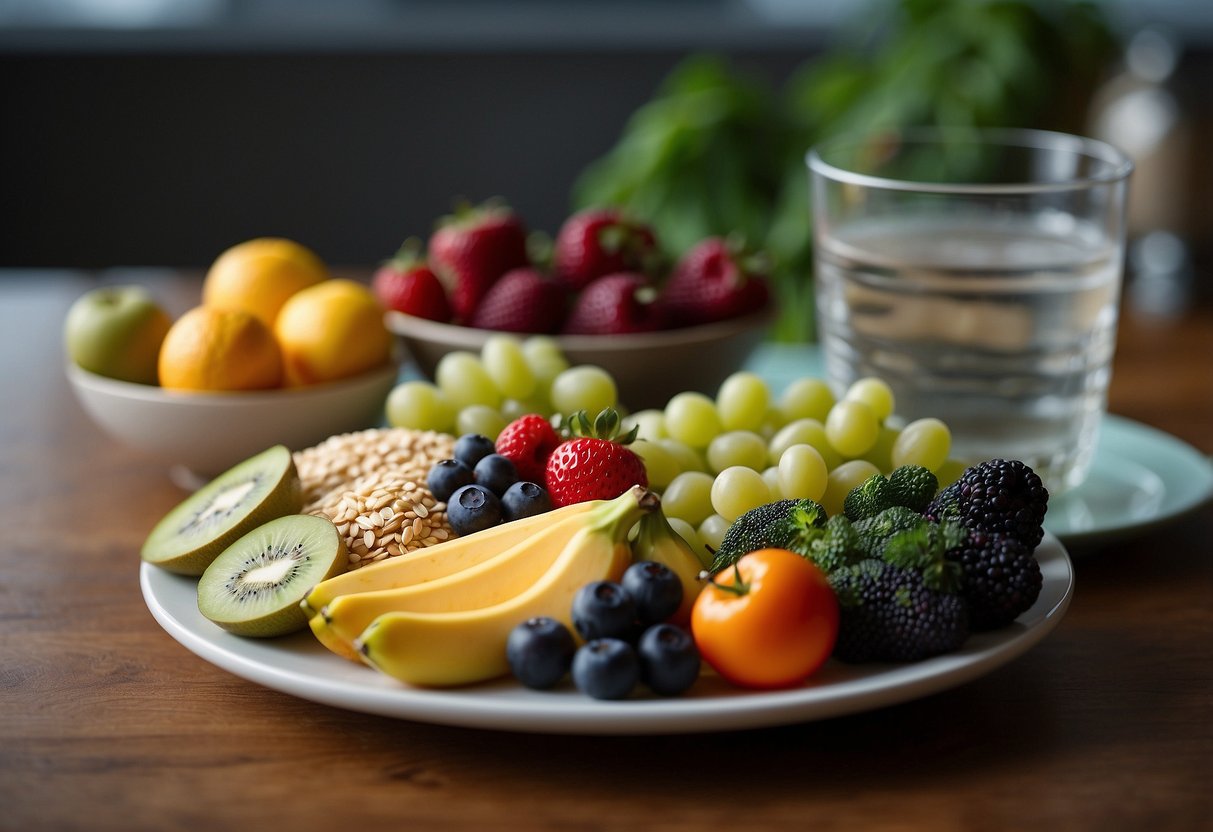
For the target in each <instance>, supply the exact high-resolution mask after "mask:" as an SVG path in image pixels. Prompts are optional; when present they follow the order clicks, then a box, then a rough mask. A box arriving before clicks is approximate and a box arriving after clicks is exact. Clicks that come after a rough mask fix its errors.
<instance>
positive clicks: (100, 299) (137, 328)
mask: <svg viewBox="0 0 1213 832" xmlns="http://www.w3.org/2000/svg"><path fill="white" fill-rule="evenodd" d="M171 324H172V319H170V318H169V316H168V313H167V312H165V311H164V310H163V309H161V308H160V306H159V305H158V304H157V303H156V301H155V300H154V299H153V298H152V296H151V294H150V293H149V292H148V291H147V289H145V288H143V287H142V286H102V287H101V288H98V289H93V290H91V291H88V292H85V293H84V294H83V295H81V296H80V297H79V298H77V299H76V302H75V303H73V304H72V307H71V309H69V310H68V312H67V319H66V320H65V321H64V324H63V337H64V345H65V347H66V349H67V355H68V358H70V359H71V360H72V361H74V362H75V363H76V364H78V365H80V366H81V367H83V368H84V369H85V370H88V371H89V372H92V373H96V374H97V375H102V376H108V377H109V378H117V379H122V380H123V381H133V382H135V383H137V384H155V383H156V360H157V358H158V357H159V355H160V342H161V341H163V340H164V336H165V334H166V333H167V332H168V329H169V326H170V325H171Z"/></svg>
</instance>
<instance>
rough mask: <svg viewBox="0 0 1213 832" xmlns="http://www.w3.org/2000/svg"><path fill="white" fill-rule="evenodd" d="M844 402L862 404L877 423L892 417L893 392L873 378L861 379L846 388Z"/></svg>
mask: <svg viewBox="0 0 1213 832" xmlns="http://www.w3.org/2000/svg"><path fill="white" fill-rule="evenodd" d="M842 398H843V399H844V400H850V401H853V402H863V403H864V404H866V405H867V406H868V407H870V408H871V409H872V414H873V415H874V416H875V417H876V420H877V421H878V422H883V421H884V420H885V419H887V418H889V417H890V416H892V415H893V391H892V390H891V389H889V385H887V384H885V383H884V381H882V380H881V379H878V378H876V377H875V376H869V377H868V378H861V379H859V380H858V381H856V382H854V383H853V384H852V385H851V386H850V387H848V388H847V392H846V395H844V396H843V397H842Z"/></svg>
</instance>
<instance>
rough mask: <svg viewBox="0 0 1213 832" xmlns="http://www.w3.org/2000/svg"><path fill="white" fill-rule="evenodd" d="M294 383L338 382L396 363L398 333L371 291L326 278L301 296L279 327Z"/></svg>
mask: <svg viewBox="0 0 1213 832" xmlns="http://www.w3.org/2000/svg"><path fill="white" fill-rule="evenodd" d="M274 335H276V336H277V338H278V343H279V344H280V345H281V346H282V357H283V362H284V364H285V367H286V382H287V384H289V385H302V384H315V383H317V382H321V381H334V380H336V379H340V378H347V377H349V376H355V375H358V374H359V373H363V372H365V371H367V370H370V369H372V368H374V367H379V366H382V365H384V364H386V363H388V361H389V360H390V359H391V353H392V335H391V333H389V332H388V331H387V327H386V326H384V323H383V307H381V306H380V305H379V301H378V300H376V299H375V295H374V294H373V293H372V292H371V290H370V289H369V288H367V287H366V286H364V285H363V284H361V283H356V282H354V281H352V280H340V279H334V280H326V281H324V282H323V283H318V284H316V285H315V286H312V287H310V288H307V289H304V290H302V291H300V292H297V293H295V294H294V295H292V296H291V297H290V299H289V300H287V302H286V303H285V304H283V306H282V311H281V312H279V313H278V320H277V321H276V322H275V323H274Z"/></svg>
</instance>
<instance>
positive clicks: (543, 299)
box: [471, 267, 568, 333]
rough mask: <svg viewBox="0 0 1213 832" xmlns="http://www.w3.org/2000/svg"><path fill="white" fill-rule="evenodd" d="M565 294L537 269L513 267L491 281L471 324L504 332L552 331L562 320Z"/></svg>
mask: <svg viewBox="0 0 1213 832" xmlns="http://www.w3.org/2000/svg"><path fill="white" fill-rule="evenodd" d="M567 305H568V293H567V291H566V290H565V288H564V286H562V285H561V284H559V283H557V282H556V281H554V280H552V279H551V278H550V277H546V276H545V275H543V274H542V273H541V272H540V271H539V270H538V269H534V268H530V267H524V268H521V269H512V270H511V271H509V272H506V274H505V275H504V276H503V277H502V278H501V279H500V280H498V281H497V282H496V283H494V284H493V286H492V288H490V289H489V290H488V292H487V293H486V294H485V296H484V298H483V299H482V300H481V301H480V305H479V306H478V307H476V312H475V314H473V315H472V319H471V325H472V326H474V327H477V328H479V329H496V330H502V331H504V332H528V333H554V332H557V331H559V329H560V323H561V321H563V320H564V314H565V307H566V306H567Z"/></svg>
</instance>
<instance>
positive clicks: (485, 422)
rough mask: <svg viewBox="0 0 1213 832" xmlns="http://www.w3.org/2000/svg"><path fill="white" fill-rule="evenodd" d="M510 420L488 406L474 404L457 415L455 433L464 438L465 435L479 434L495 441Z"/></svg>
mask: <svg viewBox="0 0 1213 832" xmlns="http://www.w3.org/2000/svg"><path fill="white" fill-rule="evenodd" d="M508 424H509V420H508V419H506V418H505V416H503V415H501V414H500V413H498V412H497V411H496V410H494V409H493V408H491V407H489V406H488V405H487V404H473V405H469V406H468V407H465V408H463V409H462V410H460V411H459V413H458V414H456V415H455V433H456V434H457V435H459V436H463V435H464V434H465V433H479V434H480V435H481V436H487V437H488V438H489V439H492V440H493V441H496V440H497V435H498V434H499V433H501V431H503V430H504V429H505V426H506V425H508Z"/></svg>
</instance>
